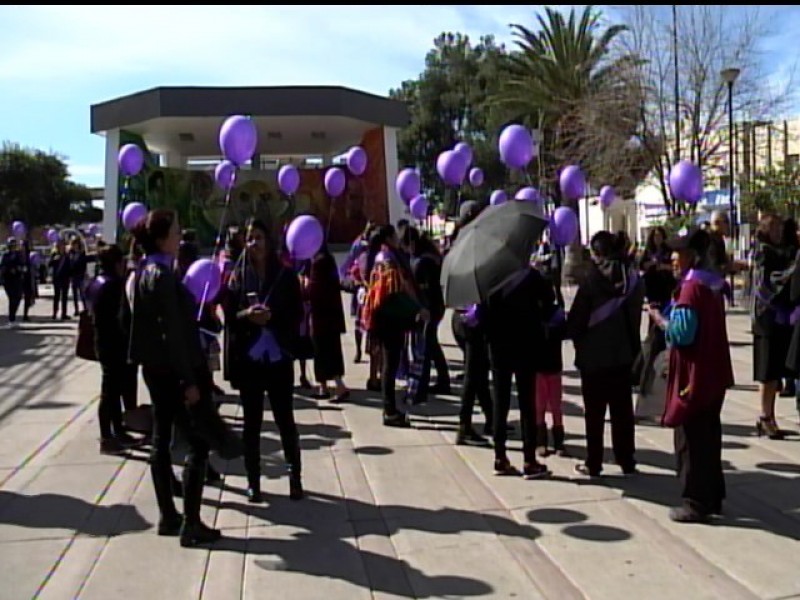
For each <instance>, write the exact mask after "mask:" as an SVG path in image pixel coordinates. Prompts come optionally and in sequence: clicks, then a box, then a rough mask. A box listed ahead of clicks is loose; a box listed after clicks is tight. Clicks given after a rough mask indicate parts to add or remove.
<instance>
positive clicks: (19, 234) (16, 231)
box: [11, 221, 28, 238]
mask: <svg viewBox="0 0 800 600" xmlns="http://www.w3.org/2000/svg"><path fill="white" fill-rule="evenodd" d="M27 234H28V228H27V227H25V223H23V222H22V221H14V222H13V223H12V224H11V235H13V236H14V237H15V238H24V237H25V236H26V235H27Z"/></svg>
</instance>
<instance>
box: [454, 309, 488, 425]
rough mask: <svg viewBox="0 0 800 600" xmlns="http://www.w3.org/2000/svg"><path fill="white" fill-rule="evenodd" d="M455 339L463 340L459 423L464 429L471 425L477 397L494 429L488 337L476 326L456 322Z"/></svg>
mask: <svg viewBox="0 0 800 600" xmlns="http://www.w3.org/2000/svg"><path fill="white" fill-rule="evenodd" d="M453 330H454V332H456V331H457V332H458V333H457V334H456V338H461V339H462V340H463V342H464V387H463V388H462V390H461V413H460V415H459V422H460V425H461V428H462V429H463V430H467V429H470V428H471V427H472V413H473V410H474V408H475V399H476V398H477V399H478V403H479V404H480V407H481V411H482V412H483V416H484V419H485V420H486V425H487V426H488V427H489V428H492V429H493V428H494V423H493V419H494V407H493V406H492V394H491V392H490V390H489V367H490V363H489V350H488V346H487V342H486V336H484V335H483V331H482V330H480V329H477V328H472V327H465V326H464V324H463V323H461V322H460V320H459V323H455V322H454V323H453Z"/></svg>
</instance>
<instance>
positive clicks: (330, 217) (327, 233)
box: [325, 198, 335, 244]
mask: <svg viewBox="0 0 800 600" xmlns="http://www.w3.org/2000/svg"><path fill="white" fill-rule="evenodd" d="M334 200H335V198H331V203H330V207H329V208H328V226H327V227H326V228H325V244H327V243H328V238H330V235H331V222H332V221H333V206H334V204H335V202H334Z"/></svg>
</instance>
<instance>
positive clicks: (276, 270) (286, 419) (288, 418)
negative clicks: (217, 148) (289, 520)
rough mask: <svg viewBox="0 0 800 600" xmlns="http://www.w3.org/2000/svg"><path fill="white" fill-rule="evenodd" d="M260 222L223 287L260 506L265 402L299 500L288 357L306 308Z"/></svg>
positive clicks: (232, 372)
mask: <svg viewBox="0 0 800 600" xmlns="http://www.w3.org/2000/svg"><path fill="white" fill-rule="evenodd" d="M275 248H276V246H275V245H273V244H272V243H271V242H270V238H269V231H268V229H267V227H266V225H264V223H262V222H261V221H257V220H254V221H251V222H250V224H249V225H248V227H247V251H246V256H245V259H244V260H240V261H239V262H238V263H237V265H236V268H235V270H234V271H233V273H232V274H231V277H230V279H229V283H228V293H227V294H225V301H224V306H225V327H226V336H225V337H226V343H227V352H226V360H227V361H228V364H227V372H228V375H229V377H230V381H231V384H232V385H233V387H234V388H235V389H238V390H239V394H240V397H241V402H242V410H243V412H244V431H243V436H242V437H243V442H244V463H245V469H246V471H247V483H248V499H249V501H250V502H253V503H260V502H263V496H262V494H261V443H260V442H261V425H262V423H263V420H264V395H265V393H266V394H268V395H269V402H270V407H271V408H272V414H273V415H274V417H275V424H276V425H277V426H278V431H279V433H280V436H281V444H282V445H283V454H284V457H285V459H286V462H287V463H288V466H289V497H290V498H291V499H292V500H299V499H300V498H302V497H303V486H302V483H301V476H300V473H301V468H300V467H301V465H300V439H299V434H298V432H297V425H296V423H295V420H294V407H293V402H294V363H293V352H294V347H295V345H296V343H297V338H298V335H299V331H300V321H301V319H302V316H303V305H302V299H301V296H300V282H299V281H298V279H297V277H296V276H295V274H294V272H293V271H292V270H291V269H290V268H287V267H285V266H284V265H283V264H282V263H281V261H280V258H279V256H278V253H277V252H276V251H275Z"/></svg>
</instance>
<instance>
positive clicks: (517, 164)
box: [498, 125, 534, 169]
mask: <svg viewBox="0 0 800 600" xmlns="http://www.w3.org/2000/svg"><path fill="white" fill-rule="evenodd" d="M498 147H499V149H500V160H502V161H503V162H504V163H505V164H506V166H508V167H510V168H512V169H524V168H525V167H527V166H528V163H529V162H531V160H533V154H534V147H533V138H532V137H531V133H530V131H528V130H527V129H526V128H525V127H523V126H522V125H509V126H507V127H506V128H505V129H503V132H502V133H501V134H500V141H499V143H498Z"/></svg>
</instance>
